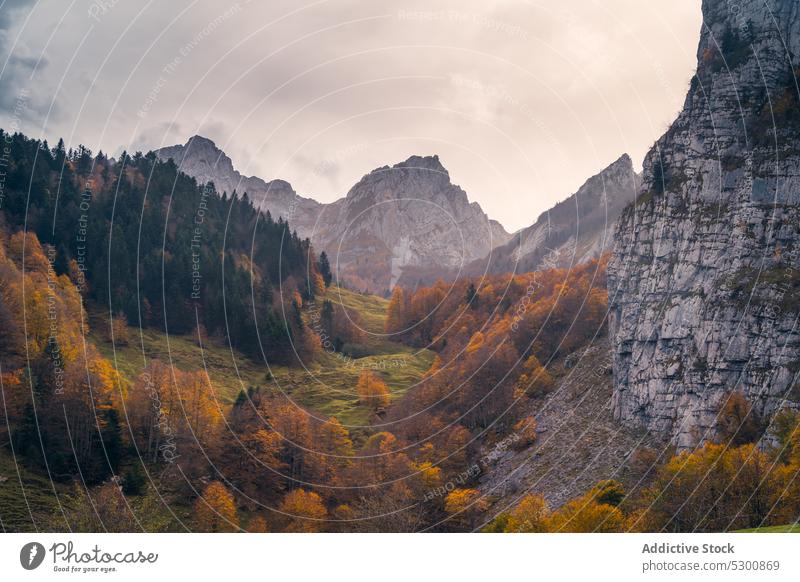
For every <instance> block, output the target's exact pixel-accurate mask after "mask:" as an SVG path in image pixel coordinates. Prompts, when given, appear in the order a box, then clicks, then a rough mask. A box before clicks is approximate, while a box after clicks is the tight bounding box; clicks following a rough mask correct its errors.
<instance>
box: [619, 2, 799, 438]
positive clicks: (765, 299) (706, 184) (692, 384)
mask: <svg viewBox="0 0 800 582" xmlns="http://www.w3.org/2000/svg"><path fill="white" fill-rule="evenodd" d="M768 4H769V6H767V3H766V2H764V0H743V1H742V2H739V3H738V4H737V8H738V10H735V11H734V10H731V9H730V6H729V3H728V2H725V1H723V0H704V1H703V16H704V24H703V30H702V34H701V39H700V45H699V48H698V51H697V57H698V66H697V73H696V75H695V76H694V78H693V79H692V81H691V86H690V89H689V92H688V95H687V97H686V101H685V104H684V107H683V110H682V111H681V113H680V114H679V116H678V118H677V120H676V121H675V122H674V123H673V124H672V126H671V127H670V128H669V130H668V131H667V133H666V134H665V135H664V136H663V137H662V138H661V139H659V140H658V142H657V143H656V145H655V146H654V147H653V149H652V150H651V151H650V153H649V154H648V155H647V158H646V160H645V162H644V176H643V183H642V186H641V188H640V190H639V196H638V199H637V201H636V202H635V204H632V205H630V206H629V207H627V208H626V209H625V210H624V211H623V214H622V217H621V219H620V222H619V226H618V228H617V232H616V236H615V240H614V256H613V260H612V261H611V264H610V265H609V283H608V285H609V298H610V312H611V317H610V328H611V334H612V341H613V352H614V373H615V382H616V385H615V391H614V400H613V405H614V411H615V415H616V417H617V418H618V419H620V420H622V421H623V422H626V423H632V424H636V425H639V426H644V427H646V428H648V429H649V430H651V431H653V432H654V433H656V434H659V435H662V436H665V437H669V438H671V439H672V440H673V442H675V443H676V444H677V445H678V446H679V447H682V448H683V447H690V446H693V445H694V444H695V443H697V442H699V441H703V440H707V439H710V438H714V437H715V436H718V428H717V422H716V421H717V415H718V412H719V411H720V409H721V407H723V406H724V405H725V403H726V402H727V401H728V399H729V396H730V394H731V393H732V392H740V393H741V394H742V395H743V396H744V397H745V398H746V399H747V401H748V402H749V403H750V404H751V405H752V408H753V414H757V415H758V417H760V418H761V419H768V418H769V417H770V416H771V415H773V414H774V413H775V411H777V410H778V409H780V408H781V407H782V406H791V407H793V408H798V406H799V405H798V403H800V390H798V384H797V382H798V378H797V373H798V370H800V332H798V328H797V317H798V315H800V259H799V258H798V252H800V247H798V242H799V241H800V209H799V208H798V204H799V203H800V138H799V137H798V136H800V99H798V85H797V80H796V79H797V77H796V75H797V74H798V73H800V69H796V68H794V65H793V64H792V62H793V55H797V54H800V4H798V3H797V2H796V1H794V0H775V1H772V2H769V3H768Z"/></svg>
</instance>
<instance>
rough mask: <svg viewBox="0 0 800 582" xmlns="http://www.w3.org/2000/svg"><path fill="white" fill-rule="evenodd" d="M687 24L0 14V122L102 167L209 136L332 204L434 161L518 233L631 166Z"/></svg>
mask: <svg viewBox="0 0 800 582" xmlns="http://www.w3.org/2000/svg"><path fill="white" fill-rule="evenodd" d="M431 5H435V8H432V7H431ZM700 26H701V15H700V0H677V1H675V2H669V3H667V2H642V1H641V0H567V1H564V0H453V1H450V0H437V1H436V2H433V3H432V2H430V1H421V0H411V1H408V0H404V1H403V2H396V1H392V0H358V1H356V0H317V1H308V0H269V1H268V2H258V1H253V2H250V1H248V0H239V1H233V2H230V1H228V0H217V1H210V0H208V1H207V0H171V1H170V2H163V1H162V2H156V1H155V0H150V1H144V0H141V1H136V2H134V1H132V0H95V1H92V2H90V1H86V0H39V1H36V0H0V126H2V127H4V128H6V129H8V128H13V127H19V128H20V129H21V130H22V131H24V132H25V133H27V134H29V135H30V136H32V137H44V138H47V139H49V140H51V141H53V140H55V139H57V138H58V137H59V136H63V137H64V139H65V141H66V142H67V143H68V144H70V145H77V144H78V143H83V144H85V145H87V146H88V147H90V148H91V149H93V150H95V151H96V150H97V149H102V150H104V151H106V152H108V153H111V154H116V153H118V152H119V151H121V150H122V149H123V148H126V149H129V150H134V149H142V150H146V149H153V148H157V147H161V146H164V145H173V144H175V143H183V142H185V141H186V139H187V138H188V137H190V136H192V135H194V134H202V135H205V136H207V137H210V138H211V139H213V140H214V141H216V142H217V145H219V146H220V147H222V148H223V149H224V150H225V151H226V152H227V153H228V154H229V155H230V156H231V157H232V158H233V161H234V164H235V165H236V167H237V169H239V170H240V171H241V172H243V173H244V174H247V175H258V176H261V177H263V178H265V179H271V178H277V177H280V178H283V179H285V180H288V181H290V182H291V183H292V184H293V186H294V187H295V189H296V190H298V192H299V193H301V194H303V195H305V196H311V197H314V198H316V199H318V200H320V201H326V202H327V201H332V200H334V199H336V198H338V197H341V196H343V195H345V194H346V193H347V190H348V189H349V188H350V186H352V185H353V184H354V183H355V182H356V181H357V180H358V179H359V178H360V177H361V176H362V175H363V174H365V173H367V172H369V171H370V170H371V169H373V168H375V167H379V166H383V165H387V164H393V163H396V162H399V161H402V160H404V159H406V158H407V157H408V156H410V155H412V154H420V155H428V154H434V153H437V154H439V156H440V158H441V160H442V162H443V163H444V165H445V166H446V167H447V168H448V170H449V171H450V175H451V178H452V180H453V182H455V183H457V184H459V185H461V186H462V187H463V188H464V189H465V190H466V191H467V193H468V194H469V196H470V199H471V200H475V201H478V202H479V203H480V204H481V206H482V207H483V208H484V210H485V211H486V212H487V213H488V214H489V216H491V217H492V218H496V219H497V220H499V221H500V222H502V223H503V225H504V226H505V227H506V228H507V229H509V230H516V229H518V228H521V227H524V226H527V225H529V224H530V223H532V222H533V221H534V220H535V218H536V216H537V215H538V214H539V213H540V212H542V211H543V210H545V209H547V208H548V207H550V206H552V204H553V203H555V202H556V201H558V200H561V199H563V198H565V197H566V196H568V195H569V194H570V193H572V192H574V191H575V190H576V189H577V188H578V187H579V186H580V185H581V184H582V183H583V182H584V181H585V179H586V178H587V177H589V176H591V175H593V174H595V173H597V172H598V171H599V170H601V169H602V168H603V167H605V166H606V165H608V164H609V163H610V162H612V161H613V160H615V159H617V158H618V157H619V156H620V155H621V154H622V153H624V152H628V153H629V154H630V155H631V157H632V158H633V159H634V163H635V164H637V165H638V164H640V163H641V159H642V158H643V156H644V154H645V153H646V151H647V149H648V148H649V147H650V146H651V145H652V143H653V142H654V141H655V139H656V138H657V137H658V136H659V135H661V134H662V133H663V132H664V130H665V129H666V128H667V126H668V124H669V123H670V121H671V120H672V119H673V118H674V117H675V115H676V113H677V111H678V110H679V108H680V106H681V105H682V103H683V98H684V95H685V92H686V88H687V86H688V83H689V79H690V77H691V75H692V73H693V68H694V64H695V58H696V57H695V50H696V45H697V39H698V38H699V31H700Z"/></svg>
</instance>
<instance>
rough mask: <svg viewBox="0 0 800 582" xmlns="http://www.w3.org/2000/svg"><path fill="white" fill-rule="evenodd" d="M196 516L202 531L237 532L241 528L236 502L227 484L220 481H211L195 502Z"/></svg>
mask: <svg viewBox="0 0 800 582" xmlns="http://www.w3.org/2000/svg"><path fill="white" fill-rule="evenodd" d="M194 517H195V522H196V523H197V527H198V529H199V530H200V531H204V532H209V533H217V532H235V531H238V530H239V516H238V515H237V512H236V504H235V503H234V500H233V495H231V494H230V493H229V492H228V490H227V489H226V488H225V485H223V484H222V483H220V482H219V481H213V482H212V483H209V484H208V485H207V486H206V488H205V489H204V490H203V495H202V496H200V497H199V498H198V499H197V501H195V504H194Z"/></svg>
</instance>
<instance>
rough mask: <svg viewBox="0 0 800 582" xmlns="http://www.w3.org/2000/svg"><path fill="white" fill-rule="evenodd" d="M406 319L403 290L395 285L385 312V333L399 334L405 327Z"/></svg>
mask: <svg viewBox="0 0 800 582" xmlns="http://www.w3.org/2000/svg"><path fill="white" fill-rule="evenodd" d="M407 317H408V316H407V314H406V299H405V294H404V293H403V288H402V287H400V286H399V285H397V286H395V288H394V289H393V290H392V297H391V299H390V300H389V307H388V308H387V310H386V325H385V329H386V333H391V334H398V333H401V332H402V331H403V330H404V329H405V327H406V320H407Z"/></svg>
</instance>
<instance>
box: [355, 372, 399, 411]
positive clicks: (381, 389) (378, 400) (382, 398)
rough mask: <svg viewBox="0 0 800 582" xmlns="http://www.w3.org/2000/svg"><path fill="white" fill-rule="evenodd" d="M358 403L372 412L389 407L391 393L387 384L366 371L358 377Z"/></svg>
mask: <svg viewBox="0 0 800 582" xmlns="http://www.w3.org/2000/svg"><path fill="white" fill-rule="evenodd" d="M356 393H357V394H358V403H359V404H360V405H362V406H365V407H367V408H371V409H372V410H378V409H380V408H386V407H387V406H389V401H390V398H391V393H390V392H389V387H388V386H386V383H385V382H384V381H383V380H381V379H380V377H379V376H378V375H377V374H375V373H374V372H370V371H368V370H365V371H363V372H361V375H360V376H359V377H358V384H357V385H356Z"/></svg>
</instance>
